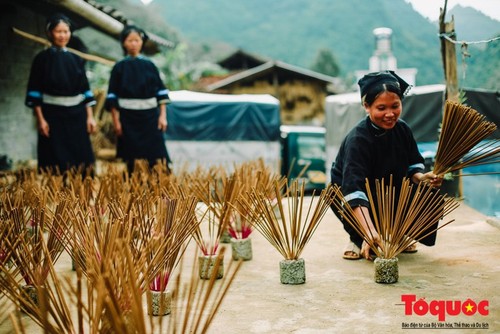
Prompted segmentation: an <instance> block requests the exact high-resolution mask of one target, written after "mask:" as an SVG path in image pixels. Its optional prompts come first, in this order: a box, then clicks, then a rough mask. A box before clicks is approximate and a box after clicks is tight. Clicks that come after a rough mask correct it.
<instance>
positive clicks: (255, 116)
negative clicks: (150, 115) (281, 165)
mask: <svg viewBox="0 0 500 334" xmlns="http://www.w3.org/2000/svg"><path fill="white" fill-rule="evenodd" d="M169 96H170V99H171V101H172V102H171V103H170V104H169V105H168V106H167V119H168V130H167V133H166V140H167V142H168V141H169V140H187V141H278V140H279V139H280V107H279V101H278V100H277V99H276V98H274V97H272V96H271V95H264V94H256V95H251V94H241V95H225V94H208V93H197V92H190V91H173V92H170V93H169Z"/></svg>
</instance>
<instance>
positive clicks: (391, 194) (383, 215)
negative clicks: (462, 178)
mask: <svg viewBox="0 0 500 334" xmlns="http://www.w3.org/2000/svg"><path fill="white" fill-rule="evenodd" d="M414 187H416V188H415V189H414ZM334 188H335V189H334V196H335V200H334V201H333V204H334V206H335V208H336V209H337V210H339V212H340V213H341V215H342V217H343V218H344V219H345V220H346V221H347V222H348V223H349V224H350V225H351V226H352V227H353V228H354V229H355V230H356V232H357V233H358V234H359V235H361V236H362V237H363V239H364V240H365V241H366V242H367V243H368V244H369V245H370V247H371V249H372V250H373V252H374V253H375V254H376V256H377V257H379V258H386V259H390V258H394V257H396V256H397V255H398V254H400V253H401V252H402V251H404V250H405V249H406V248H408V247H409V246H411V245H413V244H414V243H416V242H417V241H419V240H422V239H423V238H425V237H427V236H429V235H430V234H431V233H434V232H435V231H436V230H438V229H441V228H442V227H444V226H446V225H448V224H450V223H451V222H453V220H450V221H448V222H446V223H442V224H440V225H439V226H438V222H439V221H440V219H442V218H443V217H445V216H447V215H448V214H449V213H451V212H452V211H453V210H455V209H456V208H458V206H459V204H458V202H457V201H455V200H454V199H453V198H449V197H446V195H440V194H439V192H438V191H435V190H433V188H432V187H430V186H428V185H425V184H424V183H420V184H418V185H412V184H411V181H410V180H409V179H405V180H403V183H402V186H401V189H400V191H399V197H398V198H396V189H395V187H394V186H393V184H392V176H391V178H390V180H389V184H388V185H387V186H386V185H385V181H384V180H375V189H374V191H375V194H373V193H372V189H370V184H369V181H368V180H366V189H367V196H368V200H369V202H370V208H369V209H370V212H371V219H372V220H373V224H374V226H375V228H376V230H377V231H378V234H379V237H380V244H379V245H375V244H374V241H373V239H374V238H373V237H374V236H373V235H372V234H371V232H370V231H366V230H365V228H364V225H366V224H364V222H363V221H361V219H360V218H358V217H357V216H356V215H355V214H354V210H353V208H351V206H350V205H349V203H348V202H347V201H346V200H345V198H344V197H343V195H342V192H341V190H340V187H338V186H337V185H334ZM369 218H370V217H363V219H364V220H365V221H366V220H367V219H369Z"/></svg>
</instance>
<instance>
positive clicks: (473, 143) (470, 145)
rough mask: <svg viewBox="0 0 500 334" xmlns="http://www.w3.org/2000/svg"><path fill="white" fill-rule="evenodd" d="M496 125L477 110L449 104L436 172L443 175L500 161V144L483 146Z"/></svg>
mask: <svg viewBox="0 0 500 334" xmlns="http://www.w3.org/2000/svg"><path fill="white" fill-rule="evenodd" d="M496 129H497V126H496V125H495V123H493V122H489V121H487V120H486V118H485V117H484V115H481V114H480V113H479V112H477V111H476V110H474V109H472V108H470V107H467V106H465V105H462V104H458V103H454V102H451V101H446V104H445V109H444V114H443V121H442V128H441V134H440V137H439V142H438V148H437V152H436V157H435V161H434V173H435V174H436V175H444V174H446V173H449V172H453V171H456V170H459V169H463V168H465V167H470V166H474V165H480V164H485V163H494V162H500V141H499V140H492V141H490V142H486V143H482V141H484V140H485V139H487V138H488V136H490V135H491V134H492V133H493V132H495V130H496Z"/></svg>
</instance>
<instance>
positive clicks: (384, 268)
mask: <svg viewBox="0 0 500 334" xmlns="http://www.w3.org/2000/svg"><path fill="white" fill-rule="evenodd" d="M374 264H375V282H377V283H385V284H391V283H396V282H397V281H398V279H399V268H398V258H397V257H394V258H392V259H382V258H379V257H377V258H376V259H375V261H374Z"/></svg>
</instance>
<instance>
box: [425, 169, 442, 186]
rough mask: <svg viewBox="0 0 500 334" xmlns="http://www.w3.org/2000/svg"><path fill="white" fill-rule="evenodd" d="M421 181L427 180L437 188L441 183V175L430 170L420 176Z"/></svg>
mask: <svg viewBox="0 0 500 334" xmlns="http://www.w3.org/2000/svg"><path fill="white" fill-rule="evenodd" d="M421 181H428V182H429V183H430V185H431V186H433V187H434V188H439V187H441V185H442V184H443V177H442V176H440V175H436V174H434V173H433V172H432V171H430V172H427V173H425V174H424V175H423V176H422V179H421Z"/></svg>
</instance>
